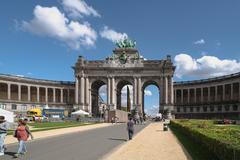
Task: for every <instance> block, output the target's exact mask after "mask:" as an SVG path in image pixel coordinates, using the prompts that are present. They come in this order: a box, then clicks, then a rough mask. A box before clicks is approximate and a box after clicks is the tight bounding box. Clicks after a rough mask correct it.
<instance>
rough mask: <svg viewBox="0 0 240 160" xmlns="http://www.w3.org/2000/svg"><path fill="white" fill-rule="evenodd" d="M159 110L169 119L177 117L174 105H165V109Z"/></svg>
mask: <svg viewBox="0 0 240 160" xmlns="http://www.w3.org/2000/svg"><path fill="white" fill-rule="evenodd" d="M159 112H160V113H162V114H163V116H164V117H165V118H167V119H175V115H174V106H173V105H164V106H163V110H160V111H159Z"/></svg>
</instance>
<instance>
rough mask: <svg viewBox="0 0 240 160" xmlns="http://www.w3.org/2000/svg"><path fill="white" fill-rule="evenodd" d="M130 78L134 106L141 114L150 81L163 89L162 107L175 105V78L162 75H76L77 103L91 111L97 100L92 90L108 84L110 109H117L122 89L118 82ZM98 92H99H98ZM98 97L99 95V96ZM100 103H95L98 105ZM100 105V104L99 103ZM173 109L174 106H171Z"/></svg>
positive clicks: (95, 90) (107, 92)
mask: <svg viewBox="0 0 240 160" xmlns="http://www.w3.org/2000/svg"><path fill="white" fill-rule="evenodd" d="M127 79H128V80H129V79H131V80H130V82H129V84H132V86H133V107H134V108H136V111H137V112H138V113H140V114H142V113H143V105H144V104H143V103H144V99H143V98H144V96H143V95H144V90H143V89H144V87H143V86H144V85H145V83H147V82H148V81H156V84H157V85H158V87H159V89H160V90H161V94H160V97H159V98H160V100H159V102H160V105H161V107H162V108H164V107H169V106H172V107H173V98H174V97H173V83H172V82H173V80H172V76H162V77H155V78H154V79H150V78H149V77H143V76H128V77H127V78H126V77H120V76H115V75H112V76H106V77H102V80H101V78H100V80H99V77H94V76H86V75H82V76H76V77H75V104H76V105H78V106H79V107H80V108H81V109H84V110H86V111H88V112H90V113H91V111H92V107H98V106H92V100H94V101H95V100H97V99H96V98H94V99H93V97H92V93H91V92H93V91H94V92H98V89H99V88H100V87H101V86H102V85H104V84H106V85H107V91H106V94H107V105H108V107H109V109H110V110H116V109H117V103H118V102H117V101H118V100H119V98H118V96H120V95H121V94H119V93H118V92H121V89H122V88H120V89H118V88H117V86H118V83H120V82H121V81H122V80H125V81H126V80H127ZM99 81H102V84H99V85H94V86H97V87H96V88H91V87H92V86H93V84H94V83H95V82H99ZM97 94H98V93H97ZM97 98H98V97H97ZM96 104H98V103H94V105H96ZM98 105H99V104H98ZM171 109H173V108H171Z"/></svg>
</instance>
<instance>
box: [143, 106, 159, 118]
mask: <svg viewBox="0 0 240 160" xmlns="http://www.w3.org/2000/svg"><path fill="white" fill-rule="evenodd" d="M144 110H145V113H146V114H148V115H151V116H156V114H157V113H158V112H159V106H158V105H153V106H151V107H145V109H144Z"/></svg>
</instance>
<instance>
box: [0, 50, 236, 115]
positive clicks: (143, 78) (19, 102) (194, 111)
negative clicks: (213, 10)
mask: <svg viewBox="0 0 240 160" xmlns="http://www.w3.org/2000/svg"><path fill="white" fill-rule="evenodd" d="M73 69H74V73H75V82H70V81H51V80H41V79H33V78H26V77H18V76H12V75H6V74H0V107H1V108H3V109H7V110H12V111H14V112H17V113H24V112H26V111H27V110H28V109H30V108H34V107H38V106H39V107H43V106H46V105H48V106H49V107H52V108H68V109H69V110H71V109H73V108H80V109H83V110H85V111H87V112H90V113H91V114H92V115H93V116H97V115H99V114H102V113H100V109H101V108H104V109H108V110H111V111H115V110H120V109H121V107H122V106H121V90H122V88H123V87H124V86H125V85H132V87H133V108H135V109H136V111H137V113H138V114H139V115H142V114H144V89H145V88H146V87H147V86H148V85H155V86H156V87H157V88H158V90H159V93H160V94H159V106H160V108H159V111H160V112H163V110H166V109H167V110H168V111H170V112H169V113H174V115H175V117H176V118H226V117H229V118H240V73H236V74H231V75H227V76H222V77H216V78H210V79H204V80H196V81H186V82H173V79H172V77H173V74H174V70H175V66H173V63H172V61H171V57H170V56H167V57H166V59H163V60H146V59H144V58H143V57H142V56H140V54H139V52H138V50H137V49H135V48H117V49H114V50H113V54H112V55H111V56H110V57H107V58H106V59H105V60H96V61H92V60H91V61H89V60H86V59H84V58H83V57H81V56H79V58H78V59H77V62H76V64H75V65H74V67H73ZM103 85H106V86H107V103H106V104H104V107H99V106H102V105H103V104H100V103H99V88H100V87H101V86H103ZM169 116H170V115H169Z"/></svg>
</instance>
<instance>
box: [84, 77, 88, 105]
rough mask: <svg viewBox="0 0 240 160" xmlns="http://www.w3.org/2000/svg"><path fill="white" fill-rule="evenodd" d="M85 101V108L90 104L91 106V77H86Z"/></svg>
mask: <svg viewBox="0 0 240 160" xmlns="http://www.w3.org/2000/svg"><path fill="white" fill-rule="evenodd" d="M85 103H86V104H85V105H86V108H85V109H88V106H89V79H88V77H85Z"/></svg>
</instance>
